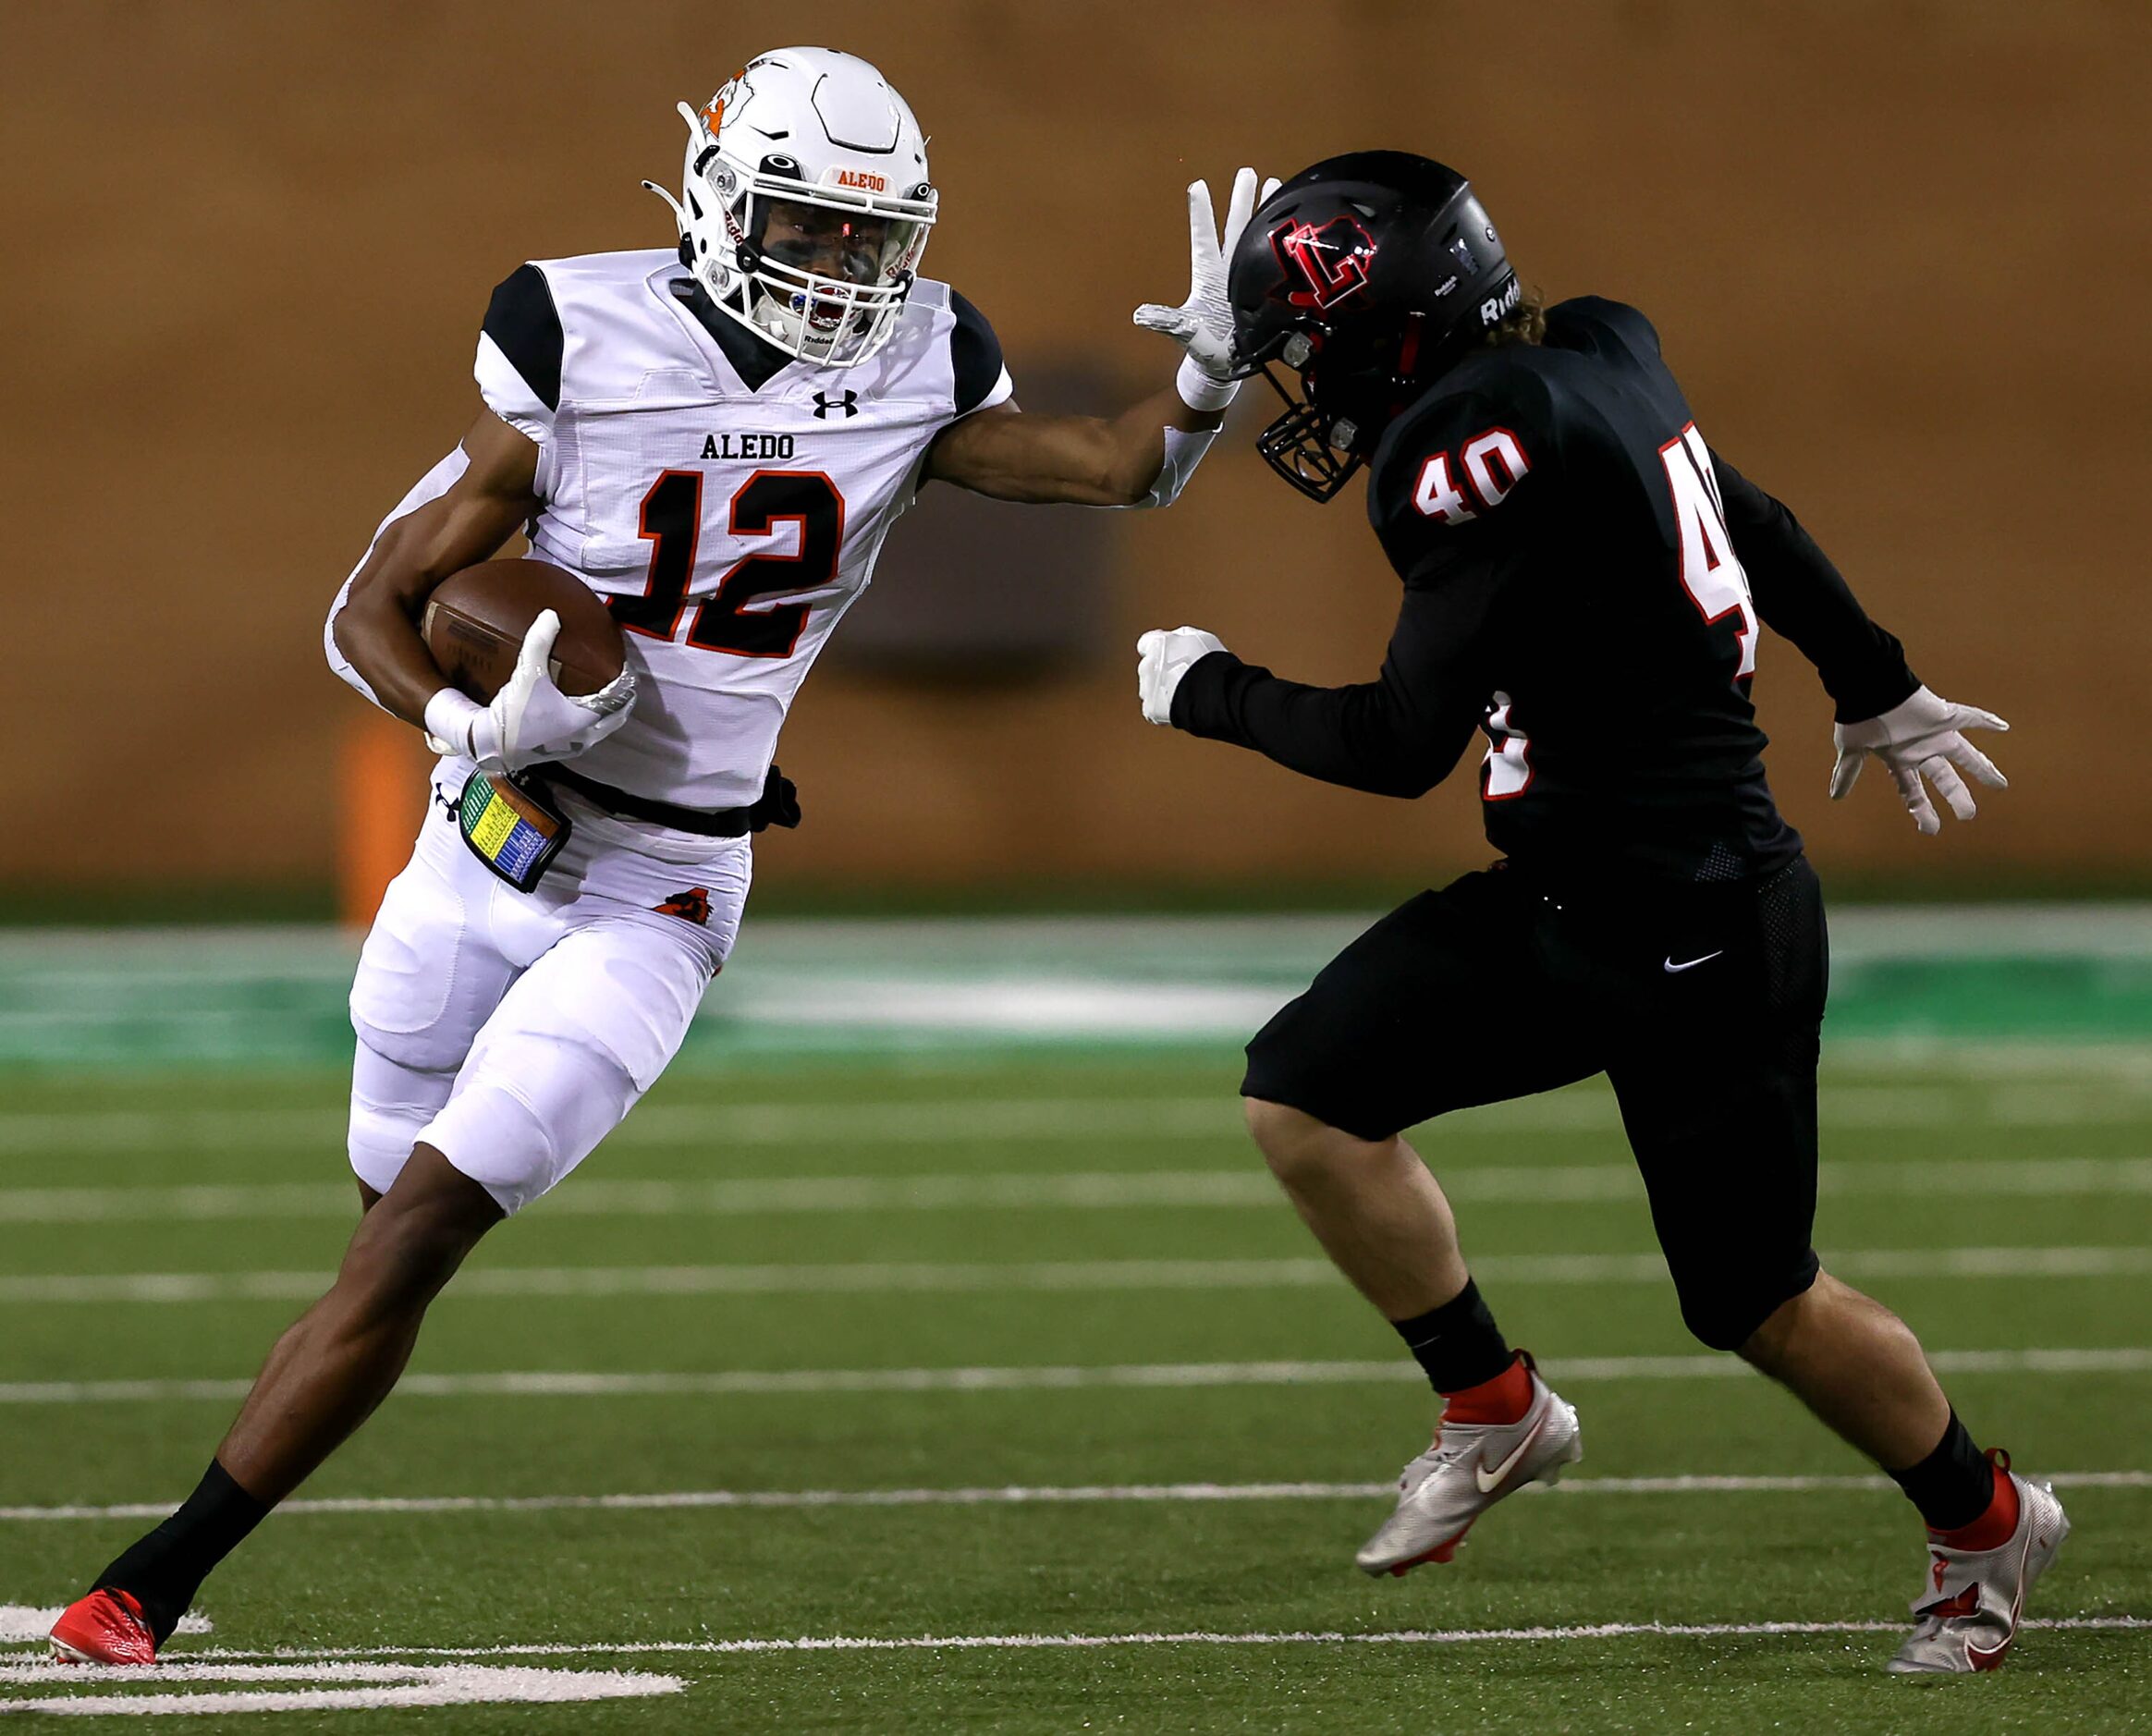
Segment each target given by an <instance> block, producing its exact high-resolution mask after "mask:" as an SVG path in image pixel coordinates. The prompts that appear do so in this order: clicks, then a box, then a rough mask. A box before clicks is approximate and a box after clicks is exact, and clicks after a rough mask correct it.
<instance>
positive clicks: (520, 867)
mask: <svg viewBox="0 0 2152 1736" xmlns="http://www.w3.org/2000/svg"><path fill="white" fill-rule="evenodd" d="M456 826H457V830H458V831H459V832H461V833H462V834H463V841H464V843H465V844H466V845H468V846H469V847H470V850H471V854H472V855H473V856H476V857H477V858H478V859H479V861H480V862H483V863H484V864H485V865H486V867H487V868H488V869H489V870H490V871H491V872H492V873H494V874H497V875H498V876H499V877H500V878H501V879H503V880H506V881H507V883H508V884H509V885H510V886H514V887H515V888H516V890H517V891H519V892H528V891H530V890H531V889H532V887H534V886H536V885H537V884H538V882H539V880H540V879H541V878H542V877H543V876H544V873H545V871H546V869H548V868H549V867H551V866H552V865H553V859H554V858H555V857H556V856H557V855H559V854H560V847H561V846H562V845H563V844H566V843H567V842H568V839H569V833H570V832H571V831H572V830H573V829H574V828H573V827H572V826H571V825H570V824H569V818H568V816H567V815H566V814H564V813H561V812H560V810H559V809H557V808H556V807H555V806H553V804H552V803H551V802H549V801H546V800H545V799H544V797H543V796H541V795H540V794H539V793H538V792H537V791H536V790H533V789H528V788H526V787H525V786H524V785H522V784H520V783H519V782H517V781H516V779H514V778H512V777H508V776H496V775H495V774H492V773H488V772H473V773H471V781H470V782H468V783H467V784H465V785H464V786H463V794H462V795H461V796H459V798H457V803H456Z"/></svg>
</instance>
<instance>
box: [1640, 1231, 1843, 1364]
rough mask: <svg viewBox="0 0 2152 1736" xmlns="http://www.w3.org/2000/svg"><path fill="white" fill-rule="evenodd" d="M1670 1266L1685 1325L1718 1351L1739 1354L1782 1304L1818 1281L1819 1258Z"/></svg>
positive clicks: (1809, 1254) (1691, 1333) (1708, 1345)
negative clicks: (1784, 1263)
mask: <svg viewBox="0 0 2152 1736" xmlns="http://www.w3.org/2000/svg"><path fill="white" fill-rule="evenodd" d="M1670 1264H1672V1269H1673V1274H1674V1289H1675V1291H1676V1293H1677V1294H1678V1295H1679V1296H1680V1298H1681V1324H1682V1325H1683V1326H1687V1327H1688V1328H1689V1333H1690V1336H1691V1337H1693V1338H1694V1339H1697V1340H1698V1341H1699V1342H1700V1343H1702V1344H1704V1345H1706V1346H1707V1347H1708V1348H1710V1349H1711V1350H1714V1351H1738V1350H1740V1349H1741V1347H1742V1345H1744V1344H1746V1343H1747V1342H1748V1341H1749V1339H1751V1338H1753V1337H1755V1331H1756V1328H1757V1327H1758V1326H1762V1325H1763V1324H1764V1322H1765V1321H1767V1320H1768V1319H1769V1318H1770V1317H1771V1315H1772V1314H1774V1313H1776V1312H1777V1311H1778V1309H1779V1307H1780V1306H1782V1305H1783V1304H1784V1303H1786V1302H1790V1301H1791V1300H1792V1299H1793V1298H1794V1297H1796V1296H1798V1295H1800V1294H1801V1293H1802V1291H1804V1290H1806V1289H1807V1288H1808V1287H1809V1286H1810V1285H1811V1284H1813V1283H1815V1282H1816V1271H1817V1269H1818V1268H1817V1265H1816V1254H1815V1253H1814V1251H1813V1250H1810V1251H1809V1252H1808V1253H1807V1254H1806V1257H1805V1258H1804V1260H1800V1261H1796V1262H1794V1263H1792V1264H1791V1265H1789V1266H1785V1267H1782V1268H1781V1267H1777V1266H1774V1265H1753V1266H1737V1265H1725V1264H1721V1263H1719V1262H1716V1261H1715V1262H1713V1263H1711V1264H1710V1265H1690V1266H1687V1267H1685V1268H1684V1266H1683V1265H1681V1264H1678V1263H1670Z"/></svg>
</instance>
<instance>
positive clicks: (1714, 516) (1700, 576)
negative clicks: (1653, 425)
mask: <svg viewBox="0 0 2152 1736" xmlns="http://www.w3.org/2000/svg"><path fill="white" fill-rule="evenodd" d="M1659 461H1660V462H1661V463H1662V464H1664V465H1665V466H1666V467H1667V487H1668V488H1669V490H1670V491H1671V493H1672V495H1673V499H1674V528H1675V530H1676V531H1677V532H1679V533H1680V535H1681V583H1682V585H1683V587H1684V588H1685V589H1686V590H1687V591H1688V593H1689V597H1690V600H1691V601H1692V602H1693V603H1694V604H1695V605H1696V611H1697V613H1698V614H1700V615H1702V616H1703V617H1704V620H1705V624H1706V626H1715V625H1717V624H1718V622H1720V621H1722V620H1725V619H1726V618H1727V617H1729V616H1737V617H1739V619H1738V621H1737V622H1736V624H1735V626H1734V630H1733V631H1734V641H1735V643H1736V644H1737V645H1738V646H1739V648H1740V664H1739V666H1737V667H1736V668H1735V670H1734V672H1733V673H1734V679H1736V680H1740V679H1742V678H1743V677H1744V676H1751V675H1754V674H1755V672H1756V606H1755V603H1754V602H1753V601H1752V600H1751V598H1750V596H1749V582H1748V574H1747V573H1746V572H1744V571H1743V570H1742V564H1741V562H1740V560H1739V559H1737V558H1736V557H1735V556H1734V552H1733V538H1732V536H1731V535H1730V533H1729V532H1728V531H1727V528H1726V508H1725V507H1724V506H1723V505H1722V504H1721V502H1720V500H1719V497H1718V476H1717V475H1715V474H1714V473H1713V471H1712V469H1711V448H1710V447H1708V446H1706V445H1705V444H1704V436H1703V435H1702V434H1698V433H1697V432H1696V424H1695V423H1694V422H1691V423H1690V424H1689V425H1688V426H1687V427H1685V428H1683V429H1682V430H1681V434H1679V435H1677V436H1676V437H1675V438H1674V439H1671V440H1669V441H1668V442H1667V443H1666V445H1664V446H1661V447H1660V448H1659Z"/></svg>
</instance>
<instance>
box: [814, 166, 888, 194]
mask: <svg viewBox="0 0 2152 1736" xmlns="http://www.w3.org/2000/svg"><path fill="white" fill-rule="evenodd" d="M828 181H829V185H830V186H832V187H852V188H857V189H859V190H860V191H861V192H862V193H886V192H887V191H888V190H889V183H888V181H887V179H886V177H882V176H879V175H877V174H875V173H874V170H872V169H832V170H830V171H829V176H828Z"/></svg>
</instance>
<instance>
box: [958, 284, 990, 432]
mask: <svg viewBox="0 0 2152 1736" xmlns="http://www.w3.org/2000/svg"><path fill="white" fill-rule="evenodd" d="M949 312H952V313H954V314H955V315H956V316H957V329H956V330H955V331H953V332H951V333H950V334H949V361H950V364H951V366H952V367H953V368H954V369H955V371H956V376H957V414H958V415H960V416H969V415H970V414H971V413H972V411H973V410H977V409H978V408H979V406H980V405H981V404H983V403H984V402H985V401H986V394H987V393H989V392H991V391H992V390H993V389H994V384H995V382H996V381H997V380H998V379H1000V378H1001V340H1000V339H999V338H998V337H997V336H994V328H993V327H992V326H991V325H989V324H986V316H985V315H984V313H982V312H979V310H978V309H977V308H975V307H973V306H972V304H971V303H970V302H969V301H967V300H964V298H963V297H962V296H960V295H959V294H958V293H957V292H956V291H955V290H954V289H951V290H950V291H949Z"/></svg>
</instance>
